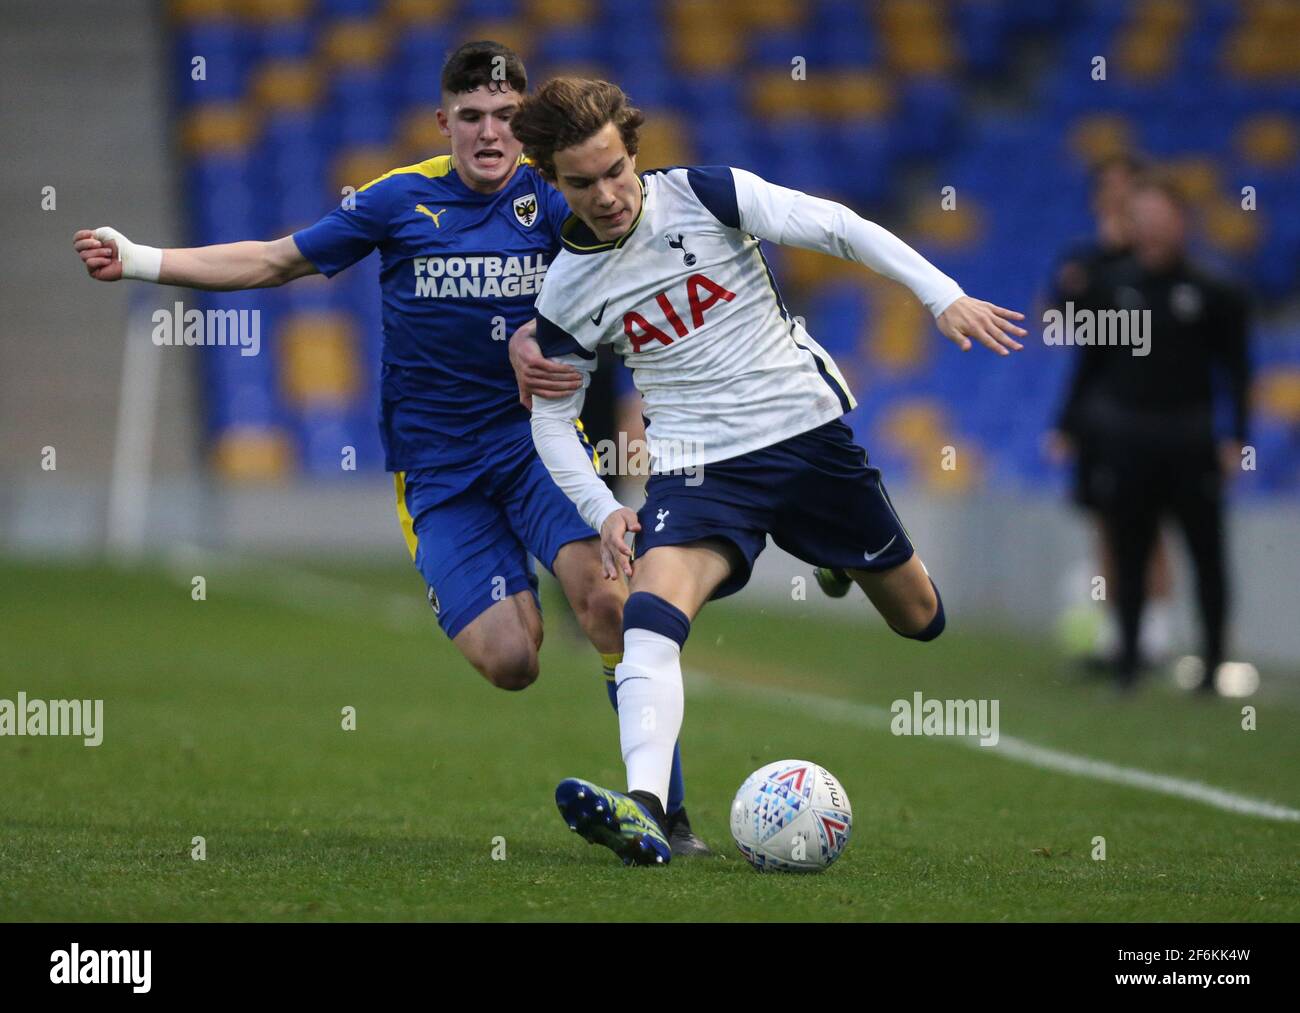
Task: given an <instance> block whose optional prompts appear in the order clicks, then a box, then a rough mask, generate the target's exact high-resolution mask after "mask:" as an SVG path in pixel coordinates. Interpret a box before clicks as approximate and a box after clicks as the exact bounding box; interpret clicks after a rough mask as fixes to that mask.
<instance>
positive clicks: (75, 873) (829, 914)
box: [0, 561, 1300, 920]
mask: <svg viewBox="0 0 1300 1013" xmlns="http://www.w3.org/2000/svg"><path fill="white" fill-rule="evenodd" d="M191 573H199V574H204V575H205V576H206V577H207V579H208V586H207V600H206V601H203V602H195V601H192V600H191V597H190V588H189V583H188V580H187V579H186V578H187V576H188V575H189V574H191ZM324 576H325V577H326V578H327V579H325V580H324V581H317V580H315V579H314V578H312V577H311V576H310V575H307V574H306V573H305V572H304V571H303V569H302V567H301V566H300V565H298V564H294V566H293V569H292V570H291V571H290V570H285V569H284V568H282V567H281V566H280V565H279V564H276V563H269V562H262V563H258V564H255V565H253V566H251V567H248V568H242V569H241V568H233V567H230V566H229V565H218V564H216V563H214V562H212V561H202V562H195V563H191V564H186V565H185V566H181V567H178V568H175V569H172V570H169V569H165V568H162V567H158V568H152V569H144V570H141V571H138V572H133V573H124V572H120V571H115V570H112V569H109V568H106V567H100V568H80V567H72V566H59V565H54V564H48V563H41V564H33V563H17V562H7V563H0V615H3V636H2V637H0V698H7V699H14V698H15V697H16V695H17V692H18V691H19V690H25V691H26V692H27V694H28V696H29V697H32V698H72V697H78V698H79V697H90V698H102V699H103V700H104V701H105V704H104V706H105V717H104V720H105V726H106V729H105V736H104V742H103V744H102V745H101V746H99V747H98V748H93V749H88V748H85V747H84V746H83V745H81V743H80V741H79V740H70V739H61V738H21V739H20V738H11V737H4V738H0V785H2V786H3V791H2V792H0V800H2V801H0V826H2V828H3V829H2V832H0V920H29V919H38V920H44V919H68V920H105V919H127V920H136V919H140V920H146V919H164V920H166V919H176V920H207V919H211V920H244V919H258V920H263V919H269V920H315V919H320V920H334V919H347V920H357V919H360V920H408V919H475V920H481V919H610V920H665V919H709V920H735V919H819V920H820V919H884V920H913V919H924V920H953V919H957V920H1056V919H1083V920H1094V919H1096V920H1128V919H1134V920H1145V919H1157V920H1159V919H1187V920H1201V919H1206V920H1209V919H1244V920H1294V919H1296V918H1297V916H1300V898H1298V896H1297V885H1296V857H1297V852H1298V849H1297V845H1298V844H1300V825H1298V824H1295V823H1282V822H1273V821H1268V820H1264V819H1260V818H1255V817H1250V816H1244V815H1237V814H1233V813H1229V812H1224V811H1220V810H1217V809H1214V808H1210V807H1208V806H1206V805H1203V804H1199V803H1195V802H1191V801H1186V800H1183V799H1178V798H1172V797H1168V796H1165V795H1160V794H1155V793H1152V792H1150V791H1145V790H1139V789H1135V788H1129V787H1121V786H1118V785H1112V784H1106V783H1101V782H1098V781H1095V780H1088V779H1084V778H1079V777H1071V776H1066V775H1064V774H1059V773H1052V772H1048V771H1043V770H1039V769H1035V768H1033V767H1030V766H1026V765H1022V764H1018V763H1013V762H1011V761H1009V760H1007V759H1003V758H1000V757H998V756H996V755H992V752H991V751H987V750H978V749H971V748H967V747H963V746H961V745H957V744H953V743H952V742H950V741H944V740H937V739H924V738H903V737H895V736H892V735H890V734H889V733H888V732H886V731H881V730H878V729H873V728H870V727H863V726H861V725H859V724H855V723H853V720H852V714H851V713H848V712H847V711H846V713H845V714H844V715H842V716H841V715H839V714H836V713H831V714H829V715H824V716H821V717H813V716H809V714H808V713H807V712H805V711H803V710H799V709H795V710H791V709H789V708H787V707H784V706H782V704H781V702H780V692H779V691H780V690H797V691H799V692H800V693H804V694H817V695H818V696H820V697H826V698H831V699H836V700H843V701H849V702H854V703H858V704H872V705H875V706H877V707H888V706H889V703H890V702H891V701H892V700H894V699H895V698H899V697H910V695H911V693H912V692H913V691H914V690H917V689H919V690H921V691H922V692H923V693H925V694H926V696H928V697H941V698H942V697H949V696H952V697H990V698H997V699H998V700H999V701H1000V708H1001V711H1000V718H1001V732H1002V734H1003V735H1004V736H1015V737H1017V738H1020V739H1024V740H1028V741H1030V742H1033V743H1036V744H1038V745H1043V746H1050V747H1054V748H1057V749H1062V750H1067V751H1070V752H1073V753H1079V754H1084V755H1087V756H1090V757H1094V758H1097V759H1102V760H1107V761H1110V762H1112V763H1118V764H1125V765H1129V766H1133V767H1140V768H1143V769H1146V770H1150V771H1154V772H1158V773H1162V774H1169V775H1174V776H1177V777H1181V778H1190V779H1195V780H1200V781H1204V782H1206V783H1208V784H1211V785H1214V786H1216V787H1220V788H1224V789H1228V790H1231V791H1234V792H1238V793H1242V794H1245V795H1249V796H1251V797H1256V798H1263V799H1267V800H1270V801H1273V802H1276V803H1280V804H1283V805H1287V806H1291V807H1300V763H1298V762H1297V761H1298V760H1300V749H1298V746H1297V741H1298V740H1300V736H1298V735H1297V729H1298V728H1300V720H1298V715H1300V707H1298V706H1297V701H1296V699H1295V696H1294V693H1293V691H1292V690H1291V689H1289V688H1288V687H1289V686H1290V685H1291V684H1290V683H1288V682H1287V681H1286V679H1284V678H1280V677H1275V678H1272V679H1269V678H1267V676H1268V673H1266V683H1265V688H1264V691H1263V692H1262V693H1261V695H1260V696H1259V697H1258V698H1256V699H1255V700H1253V701H1252V703H1253V704H1254V705H1255V706H1256V707H1257V708H1258V730H1256V731H1253V732H1247V731H1243V730H1242V729H1241V727H1240V725H1241V715H1240V709H1241V703H1240V702H1236V703H1234V702H1229V701H1221V700H1218V701H1203V700H1193V699H1188V698H1185V697H1183V696H1181V695H1178V694H1176V693H1175V692H1174V691H1172V690H1170V689H1167V688H1165V687H1164V686H1158V685H1152V686H1150V687H1149V688H1147V689H1144V690H1143V691H1141V692H1140V693H1139V694H1138V695H1137V696H1136V697H1135V698H1133V699H1127V700H1122V701H1121V700H1116V699H1114V698H1112V696H1111V695H1110V694H1109V693H1108V692H1107V690H1106V687H1104V686H1099V685H1091V684H1079V683H1075V682H1073V681H1071V680H1069V679H1067V678H1066V677H1065V676H1064V675H1063V674H1062V670H1061V666H1060V662H1059V659H1058V658H1057V657H1056V656H1055V654H1054V653H1053V652H1052V651H1051V650H1050V649H1049V646H1048V645H1046V644H1034V643H1026V642H1022V641H1015V640H1012V639H1008V638H1006V637H1003V636H998V635H994V634H992V633H987V632H982V631H981V627H980V626H979V624H978V623H977V622H976V621H975V620H974V619H965V620H963V618H962V617H955V618H954V620H953V621H952V622H951V623H950V627H949V631H948V632H947V633H946V634H945V636H944V637H943V638H942V639H941V640H939V641H937V642H936V643H934V644H929V645H920V644H915V643H912V642H910V641H904V640H902V639H900V638H898V637H895V636H893V635H891V634H887V633H883V632H882V631H881V625H880V622H879V620H877V619H867V618H866V614H865V609H864V613H863V615H864V619H863V621H862V622H861V623H854V624H849V623H846V622H844V621H841V620H838V619H826V618H818V617H816V616H815V615H814V614H813V613H812V610H811V608H810V607H809V606H807V605H805V604H803V603H798V602H791V603H789V604H788V605H786V606H784V607H772V606H766V607H763V608H759V607H757V606H755V605H753V604H750V605H748V606H747V605H746V604H745V599H744V596H742V597H741V599H740V601H735V600H733V602H734V603H723V604H721V605H716V606H711V607H710V609H709V610H708V611H707V613H706V614H705V615H704V616H703V617H702V618H701V619H700V621H699V622H697V623H696V625H695V628H694V629H693V631H692V634H691V639H690V641H689V643H688V645H687V650H686V655H685V658H686V664H687V667H688V669H690V670H691V671H692V672H698V673H700V677H699V678H695V679H693V680H690V681H691V683H692V685H691V688H690V690H689V696H688V702H687V720H686V726H685V728H684V731H683V749H684V753H685V759H686V769H687V785H688V801H689V804H690V809H691V813H692V816H693V820H694V822H695V825H696V828H697V830H698V831H699V832H701V833H702V834H703V836H705V837H706V839H708V840H709V842H710V843H711V844H712V845H713V846H714V847H715V848H716V849H717V851H719V852H720V853H721V854H722V855H723V856H724V857H722V858H718V859H714V860H708V861H696V862H695V863H688V862H679V863H674V864H673V865H672V866H670V867H669V868H667V869H624V868H623V867H622V866H620V865H619V864H618V863H617V861H616V860H615V859H613V858H612V856H610V855H609V854H608V853H607V852H604V851H603V850H602V849H598V848H591V847H587V846H585V845H583V844H582V843H581V842H580V841H577V840H575V839H574V838H573V837H572V836H571V835H570V834H569V832H568V831H567V830H566V829H565V827H564V825H563V824H562V822H561V821H560V819H559V818H558V815H557V814H556V812H555V809H554V805H553V802H552V792H553V790H554V787H555V784H556V782H557V781H558V780H559V779H560V778H562V777H564V776H567V775H577V776H582V777H587V778H589V779H592V780H595V781H597V782H600V783H605V784H608V785H610V786H613V787H619V786H621V763H620V762H619V756H618V742H617V729H616V726H615V723H614V720H613V715H612V712H611V711H610V709H609V704H608V702H607V700H606V698H605V692H604V688H603V685H602V683H601V680H600V676H599V670H598V665H597V664H596V659H595V657H594V655H593V654H592V653H591V651H590V649H589V648H587V647H585V646H584V645H583V644H581V643H580V642H578V641H577V640H575V638H574V637H573V635H572V634H571V632H569V631H568V630H567V629H566V627H565V624H564V623H563V622H561V621H560V620H561V616H560V615H559V612H558V606H557V607H552V608H550V609H549V611H548V619H549V627H548V637H547V643H546V646H545V648H544V656H543V676H542V679H541V680H540V681H539V682H538V683H537V684H536V685H535V686H533V687H532V688H530V689H529V690H527V691H526V692H523V693H519V694H506V693H502V692H500V691H498V690H494V689H492V688H491V687H489V686H488V685H487V684H486V683H485V682H483V680H481V679H480V678H479V677H478V676H477V675H475V674H473V673H472V672H471V671H470V670H469V669H468V667H467V666H466V665H465V664H464V663H463V662H462V661H461V660H460V659H459V656H458V655H457V654H456V653H455V651H454V649H452V648H451V647H450V645H448V644H447V642H446V641H445V640H444V639H443V638H442V636H441V634H439V633H438V632H437V630H436V628H435V627H434V624H433V620H432V615H431V613H430V612H429V610H428V608H427V606H425V605H424V604H423V601H422V596H421V594H420V587H419V584H418V579H417V578H416V576H415V575H414V573H413V572H412V571H410V569H409V567H406V566H403V565H401V563H400V561H398V563H397V565H395V566H392V567H388V566H384V567H369V568H364V567H349V566H339V567H328V568H325V573H324ZM706 676H707V678H705V677H706ZM751 686H763V687H767V689H765V690H763V691H762V692H759V693H755V692H751V691H750V689H749V687H751ZM344 706H352V707H355V708H356V711H357V729H356V730H355V731H344V730H342V728H341V717H340V712H341V709H342V708H343V707H344ZM790 756H798V757H802V758H808V759H813V760H816V761H818V762H820V763H822V764H824V765H825V766H827V767H828V768H829V769H831V770H832V771H833V772H834V773H835V774H836V775H837V776H838V777H839V778H840V779H841V781H842V782H843V783H844V785H845V787H846V789H847V791H848V793H849V795H850V798H851V799H852V802H853V807H854V831H853V840H852V842H851V844H850V845H849V848H848V849H847V851H846V852H845V854H844V856H843V858H842V859H841V860H840V861H839V862H838V863H837V864H836V865H835V866H834V867H833V868H832V869H831V870H829V871H828V872H826V873H825V874H823V875H820V876H815V877H793V876H781V875H759V874H756V873H754V872H753V871H752V870H751V869H750V868H749V867H748V866H747V865H746V864H745V863H744V861H743V860H742V859H741V858H740V857H739V855H738V854H737V853H736V852H735V851H734V849H733V847H732V845H731V841H730V835H729V832H728V829H727V823H726V819H727V811H728V805H729V803H730V800H731V796H732V793H733V792H734V791H735V789H736V787H737V786H738V785H739V783H740V781H741V780H742V779H743V778H744V777H745V775H746V774H748V773H749V771H750V770H752V769H753V768H754V767H757V766H759V765H760V764H762V763H765V762H768V761H770V760H774V759H781V758H785V757H790ZM195 835H202V836H203V837H204V838H205V839H206V845H207V859H206V861H202V862H199V861H194V860H193V859H192V858H191V856H190V849H191V838H192V837H194V836H195ZM1096 835H1103V836H1104V837H1105V838H1106V841H1107V858H1106V860H1105V861H1100V862H1099V861H1094V860H1092V858H1091V856H1090V852H1091V850H1092V844H1091V842H1092V839H1093V837H1094V836H1096ZM494 838H503V839H504V842H505V854H506V857H505V860H503V861H497V860H494V859H493V857H492V852H493V841H494Z"/></svg>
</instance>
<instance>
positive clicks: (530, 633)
mask: <svg viewBox="0 0 1300 1013" xmlns="http://www.w3.org/2000/svg"><path fill="white" fill-rule="evenodd" d="M441 84H442V106H441V108H439V110H438V114H437V115H438V124H439V127H440V128H441V129H442V132H443V133H444V134H445V135H446V136H447V137H448V138H450V141H451V149H452V150H451V154H450V155H449V156H448V155H442V156H438V157H436V158H431V159H428V160H427V161H424V162H420V163H418V164H416V165H408V166H404V167H401V168H397V169H393V170H392V171H391V172H387V173H385V174H384V175H383V176H380V177H379V178H378V179H376V180H372V181H371V182H370V183H367V184H366V185H365V186H363V187H361V188H359V189H358V190H357V191H356V194H355V201H354V202H347V204H345V205H344V206H342V207H339V208H337V209H335V210H334V211H333V212H331V213H330V214H328V215H326V216H325V217H324V218H322V219H321V220H320V221H319V222H317V223H316V224H315V225H312V226H310V227H308V228H306V229H303V230H301V231H299V232H296V233H294V234H293V235H291V236H285V237H283V238H281V239H277V240H273V241H270V242H240V243H229V244H220V245H215V246H206V247H199V248H195V249H167V250H162V249H158V248H155V247H148V246H142V245H140V244H137V243H133V242H131V241H130V240H129V239H127V238H126V237H125V236H124V235H122V234H121V233H120V232H118V231H116V230H115V229H111V228H106V227H104V228H99V229H95V230H93V231H91V230H82V231H79V232H77V234H76V236H75V237H74V245H75V248H76V249H77V251H78V253H79V254H80V256H81V259H82V261H83V262H84V264H85V266H86V269H87V271H88V272H89V274H90V275H91V277H92V278H95V279H97V280H99V281H117V280H119V279H121V278H134V279H139V280H145V281H153V282H157V283H159V284H164V285H179V286H185V287H189V288H199V289H217V290H232V289H246V288H261V287H268V286H276V285H282V284H284V283H286V282H289V281H292V280H294V279H296V278H301V277H304V276H306V275H311V274H318V273H319V274H324V275H326V276H327V277H333V276H334V275H335V274H337V273H338V272H340V271H342V270H344V269H345V268H347V267H349V266H351V265H352V264H355V263H356V262H357V261H359V260H361V259H362V258H363V257H365V256H367V255H368V254H370V253H371V251H373V250H375V249H378V250H379V251H380V256H381V258H382V262H381V264H382V266H381V273H380V285H381V288H382V295H383V328H384V343H383V356H382V358H383V373H382V383H381V387H382V394H381V418H380V432H381V437H382V439H383V444H384V452H385V458H386V461H385V466H386V468H387V470H389V471H391V472H393V474H394V482H395V485H396V491H397V512H398V517H399V520H400V522H401V526H402V531H403V534H404V536H405V539H406V543H407V548H408V549H409V551H410V553H411V558H412V560H413V561H414V563H415V565H416V567H417V569H418V570H419V571H420V574H421V575H422V577H423V578H424V580H425V583H426V584H427V586H428V596H429V601H430V604H431V605H432V606H433V609H434V612H435V613H436V615H437V618H438V622H439V624H440V625H441V627H442V629H443V631H444V632H445V633H446V635H447V636H448V637H449V638H450V639H451V641H452V642H453V643H454V644H455V645H456V647H457V648H458V649H459V650H460V652H461V653H462V654H463V655H464V656H465V658H466V659H467V660H468V661H469V662H470V664H472V665H473V666H474V667H475V668H476V669H477V670H478V671H479V672H480V673H482V674H483V675H484V676H485V677H486V678H487V679H488V681H489V682H491V683H492V684H493V685H494V686H498V687H500V688H502V689H509V690H520V689H524V688H525V687H527V686H528V685H530V684H531V683H532V682H533V681H534V680H535V679H536V678H537V675H538V648H539V647H540V645H541V641H542V617H541V610H540V600H539V598H538V595H537V577H536V574H535V573H534V572H533V569H532V564H531V559H530V556H535V557H536V558H538V559H540V560H541V561H542V563H543V564H544V565H546V566H547V568H548V569H550V570H551V572H552V573H554V574H555V576H556V578H557V579H558V580H559V582H560V584H561V586H562V587H563V589H564V593H565V595H566V596H567V597H568V600H569V602H570V604H571V605H572V606H573V610H574V612H575V614H576V616H577V619H578V622H579V623H580V624H581V626H582V628H583V630H584V632H585V633H586V635H587V637H588V638H589V639H590V640H591V642H592V644H593V646H595V648H596V650H597V651H598V652H599V653H600V655H601V659H602V662H603V665H604V672H605V676H606V685H607V689H608V691H609V694H610V700H611V702H613V703H614V705H615V707H616V708H617V697H616V694H615V691H614V688H613V672H614V669H615V667H616V666H617V665H618V663H619V661H620V660H621V658H622V649H623V648H622V642H623V635H622V611H623V603H624V602H625V600H626V598H627V588H626V586H625V585H624V584H623V583H622V582H610V581H606V580H603V579H602V567H601V559H600V546H599V540H598V539H597V538H596V537H595V534H594V532H593V531H592V530H591V528H590V527H589V526H588V525H587V524H586V523H585V522H584V521H583V519H582V518H581V516H580V515H579V514H578V511H577V510H576V509H575V508H574V506H573V504H572V503H570V501H569V499H568V498H567V497H566V496H565V495H564V493H563V492H562V491H561V490H560V489H559V488H558V487H557V486H556V484H555V482H554V480H553V479H552V478H551V476H550V474H549V473H548V471H547V469H546V467H545V466H544V465H543V464H542V462H541V460H540V459H539V458H538V456H537V453H536V450H535V448H534V446H533V438H532V433H531V429H530V425H529V413H528V411H527V409H526V408H525V407H524V406H523V405H521V404H520V400H519V390H518V387H517V385H516V380H515V374H514V371H513V370H512V368H511V364H510V361H509V356H508V352H507V343H506V340H505V338H507V337H509V335H510V334H511V333H512V332H513V331H515V330H516V329H518V328H520V327H521V326H522V325H524V324H525V323H526V322H527V321H529V320H531V319H532V317H533V302H534V299H535V297H536V295H537V293H538V292H539V291H540V290H541V282H542V278H543V276H544V275H545V273H546V270H547V268H548V266H549V265H550V263H551V261H552V260H553V259H554V258H555V256H556V254H557V252H558V250H559V248H560V242H561V241H560V235H559V229H560V225H561V224H562V223H563V221H564V220H565V219H566V218H567V217H568V214H569V210H568V207H567V206H566V204H565V202H564V199H563V197H561V196H560V194H559V193H558V192H557V191H556V190H554V189H553V188H552V187H551V186H549V185H548V184H547V183H546V182H545V181H544V180H543V179H542V178H541V176H540V175H539V174H538V173H537V171H536V169H534V168H533V166H532V165H531V164H530V163H528V162H527V161H526V160H524V159H523V157H522V147H521V145H520V144H519V142H518V141H516V140H515V139H514V136H513V135H512V133H511V131H510V125H509V121H510V116H511V115H512V114H513V112H514V111H515V109H516V108H517V107H518V105H519V103H520V101H521V100H522V97H523V95H524V92H525V91H526V89H527V75H526V72H525V69H524V65H523V63H522V62H521V61H520V59H519V57H518V56H517V55H515V53H513V52H512V51H511V50H510V49H508V48H507V47H505V46H502V45H500V44H499V43H495V42H486V41H485V42H470V43H466V44H465V45H463V46H461V47H460V48H459V49H457V50H456V51H455V52H454V53H452V54H451V56H450V57H448V59H447V62H446V64H445V65H444V67H443V71H442V81H441ZM683 794H684V792H683V788H682V778H681V760H680V751H678V753H677V756H676V757H675V759H674V795H673V798H672V799H671V803H670V810H671V811H670V816H671V817H672V819H673V821H674V822H673V827H672V829H673V846H674V854H680V855H689V854H703V853H707V851H708V849H707V847H706V846H705V845H704V843H703V842H702V841H701V840H700V839H699V838H698V837H696V836H695V835H694V834H693V832H692V831H691V827H690V822H689V819H688V818H687V816H686V810H685V806H684V805H683V804H682V803H683Z"/></svg>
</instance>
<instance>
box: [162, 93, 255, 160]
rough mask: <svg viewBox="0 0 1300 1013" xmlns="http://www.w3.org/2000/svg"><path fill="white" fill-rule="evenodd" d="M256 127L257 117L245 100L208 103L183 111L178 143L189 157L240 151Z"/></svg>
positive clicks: (250, 141)
mask: <svg viewBox="0 0 1300 1013" xmlns="http://www.w3.org/2000/svg"><path fill="white" fill-rule="evenodd" d="M257 129H258V121H257V117H256V115H255V114H254V112H253V110H252V109H251V108H250V107H249V106H248V105H246V104H245V103H242V102H209V103H205V104H203V105H199V106H195V107H194V108H193V109H191V110H190V111H189V112H187V113H185V114H184V116H183V118H182V120H181V146H182V147H183V148H184V149H185V152H186V154H188V155H190V156H191V157H199V156H203V155H214V154H218V153H229V152H236V151H243V150H246V149H247V148H248V146H249V145H250V144H252V143H253V141H254V139H255V138H256V135H257Z"/></svg>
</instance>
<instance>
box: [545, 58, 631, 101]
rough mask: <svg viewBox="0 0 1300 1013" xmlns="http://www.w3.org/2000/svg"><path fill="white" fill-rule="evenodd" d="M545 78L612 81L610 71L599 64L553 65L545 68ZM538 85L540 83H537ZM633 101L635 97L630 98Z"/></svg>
mask: <svg viewBox="0 0 1300 1013" xmlns="http://www.w3.org/2000/svg"><path fill="white" fill-rule="evenodd" d="M546 70H547V73H546V77H547V78H548V79H549V78H552V77H590V78H595V79H597V80H599V81H612V80H613V77H612V75H611V74H610V70H609V68H608V67H606V66H605V65H604V64H601V63H555V64H551V65H550V66H549V67H547V68H546ZM538 83H540V82H538ZM632 97H633V99H635V97H636V96H632Z"/></svg>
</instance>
